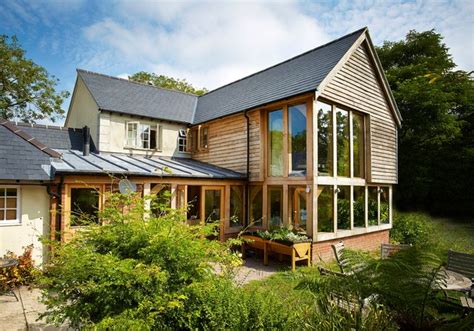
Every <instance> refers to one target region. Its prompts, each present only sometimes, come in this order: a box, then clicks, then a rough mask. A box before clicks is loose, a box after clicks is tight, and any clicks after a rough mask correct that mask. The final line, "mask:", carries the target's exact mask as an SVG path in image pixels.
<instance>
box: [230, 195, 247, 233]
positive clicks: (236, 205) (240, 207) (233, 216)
mask: <svg viewBox="0 0 474 331" xmlns="http://www.w3.org/2000/svg"><path fill="white" fill-rule="evenodd" d="M243 225H244V187H243V186H231V187H230V226H231V227H239V226H243Z"/></svg>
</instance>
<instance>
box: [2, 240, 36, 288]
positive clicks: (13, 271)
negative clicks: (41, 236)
mask: <svg viewBox="0 0 474 331" xmlns="http://www.w3.org/2000/svg"><path fill="white" fill-rule="evenodd" d="M32 252H33V245H29V246H27V247H25V250H24V251H23V254H21V255H20V256H17V255H16V254H15V253H13V252H7V253H6V254H5V255H4V256H3V258H5V259H17V260H18V265H17V266H15V267H11V268H1V269H0V293H2V292H5V291H7V290H8V286H14V287H17V286H21V285H30V284H31V283H32V282H33V281H34V279H35V276H36V269H35V266H34V262H33V257H32Z"/></svg>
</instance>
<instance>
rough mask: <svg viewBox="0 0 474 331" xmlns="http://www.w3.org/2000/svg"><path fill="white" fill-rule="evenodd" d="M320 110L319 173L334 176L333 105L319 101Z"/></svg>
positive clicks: (318, 108) (318, 109) (318, 107)
mask: <svg viewBox="0 0 474 331" xmlns="http://www.w3.org/2000/svg"><path fill="white" fill-rule="evenodd" d="M317 112H318V175H319V176H332V172H333V165H332V155H333V154H332V153H333V151H332V110H331V105H328V104H326V103H323V102H318V103H317Z"/></svg>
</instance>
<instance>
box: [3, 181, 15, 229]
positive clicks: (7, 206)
mask: <svg viewBox="0 0 474 331" xmlns="http://www.w3.org/2000/svg"><path fill="white" fill-rule="evenodd" d="M19 201H20V192H19V190H18V188H16V187H1V186H0V226H1V225H8V224H19V223H20V209H19V208H20V206H19V204H20V203H19Z"/></svg>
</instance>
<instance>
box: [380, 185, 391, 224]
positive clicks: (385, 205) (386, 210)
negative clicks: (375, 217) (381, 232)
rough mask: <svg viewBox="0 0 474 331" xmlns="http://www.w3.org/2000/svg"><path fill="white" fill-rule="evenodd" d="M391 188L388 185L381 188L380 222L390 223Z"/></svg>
mask: <svg viewBox="0 0 474 331" xmlns="http://www.w3.org/2000/svg"><path fill="white" fill-rule="evenodd" d="M389 193H390V189H389V188H388V187H381V188H380V223H383V224H388V223H390V203H389Z"/></svg>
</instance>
